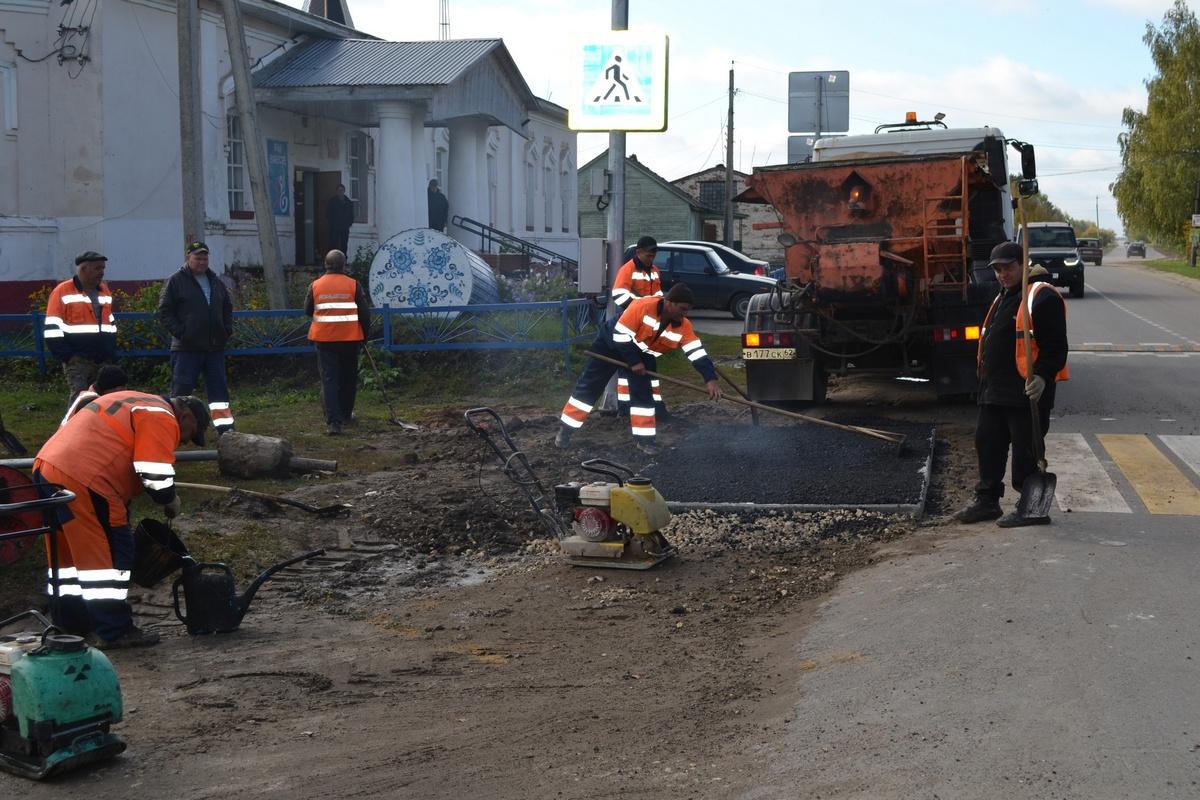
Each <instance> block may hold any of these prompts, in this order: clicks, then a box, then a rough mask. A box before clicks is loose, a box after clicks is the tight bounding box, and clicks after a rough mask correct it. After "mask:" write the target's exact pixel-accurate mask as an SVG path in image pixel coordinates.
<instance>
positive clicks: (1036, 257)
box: [1017, 222, 1083, 297]
mask: <svg viewBox="0 0 1200 800" xmlns="http://www.w3.org/2000/svg"><path fill="white" fill-rule="evenodd" d="M1026 227H1027V228H1028V232H1029V260H1030V262H1031V263H1033V264H1040V265H1041V266H1043V267H1045V268H1046V271H1047V272H1049V273H1050V282H1051V283H1053V284H1054V285H1055V286H1066V287H1068V288H1069V289H1070V290H1071V297H1083V259H1082V258H1080V257H1079V242H1078V241H1076V240H1075V229H1074V228H1072V227H1071V226H1070V225H1069V224H1067V223H1066V222H1031V223H1029V225H1028V226H1026ZM1024 235H1025V232H1024V231H1023V230H1018V231H1017V241H1018V242H1019V241H1021V237H1022V236H1024Z"/></svg>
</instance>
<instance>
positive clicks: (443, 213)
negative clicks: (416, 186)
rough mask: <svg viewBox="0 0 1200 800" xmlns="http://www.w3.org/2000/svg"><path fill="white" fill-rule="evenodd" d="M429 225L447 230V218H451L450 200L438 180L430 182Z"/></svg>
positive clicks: (443, 231)
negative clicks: (439, 185)
mask: <svg viewBox="0 0 1200 800" xmlns="http://www.w3.org/2000/svg"><path fill="white" fill-rule="evenodd" d="M428 194H429V227H431V228H433V229H434V230H435V231H441V232H442V233H445V232H446V220H448V219H449V218H450V201H449V200H447V199H446V195H444V194H442V190H441V189H439V188H438V182H437V181H436V180H434V181H430V182H429V191H428Z"/></svg>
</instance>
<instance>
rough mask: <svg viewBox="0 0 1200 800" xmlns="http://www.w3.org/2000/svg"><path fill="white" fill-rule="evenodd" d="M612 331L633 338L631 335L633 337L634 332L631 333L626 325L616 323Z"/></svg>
mask: <svg viewBox="0 0 1200 800" xmlns="http://www.w3.org/2000/svg"><path fill="white" fill-rule="evenodd" d="M613 330H614V331H616V332H620V333H625V334H628V335H630V336H633V335H634V332H633V331H631V330H630V329H629V326H627V325H624V324H622V323H620V322H618V323H617V325H616V327H615V328H613Z"/></svg>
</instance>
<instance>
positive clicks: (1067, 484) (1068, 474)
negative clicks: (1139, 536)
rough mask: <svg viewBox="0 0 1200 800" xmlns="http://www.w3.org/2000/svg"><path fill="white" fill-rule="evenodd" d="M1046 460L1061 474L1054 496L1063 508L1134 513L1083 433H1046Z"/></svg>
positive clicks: (1068, 509) (1067, 509) (1065, 509)
mask: <svg viewBox="0 0 1200 800" xmlns="http://www.w3.org/2000/svg"><path fill="white" fill-rule="evenodd" d="M1046 460H1047V461H1048V462H1049V463H1050V464H1051V469H1052V470H1053V471H1054V472H1055V473H1056V474H1057V475H1058V489H1057V491H1056V492H1055V497H1056V499H1057V501H1058V507H1059V508H1060V509H1062V510H1063V511H1102V512H1107V513H1117V514H1132V513H1133V510H1132V509H1131V508H1130V507H1129V504H1128V503H1126V502H1125V498H1124V497H1121V492H1120V491H1119V490H1118V489H1117V486H1116V484H1115V483H1113V481H1112V478H1110V477H1108V473H1107V472H1105V471H1104V465H1103V464H1101V463H1100V459H1099V458H1097V457H1096V454H1095V453H1093V452H1092V448H1091V447H1090V446H1089V445H1088V443H1087V440H1086V439H1084V438H1083V434H1082V433H1048V434H1046Z"/></svg>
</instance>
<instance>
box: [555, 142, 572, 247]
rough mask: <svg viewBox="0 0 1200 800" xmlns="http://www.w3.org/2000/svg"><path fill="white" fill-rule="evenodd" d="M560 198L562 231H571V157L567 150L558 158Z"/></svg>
mask: <svg viewBox="0 0 1200 800" xmlns="http://www.w3.org/2000/svg"><path fill="white" fill-rule="evenodd" d="M558 163H559V169H558V199H559V201H560V203H561V205H562V232H563V233H570V232H571V197H572V196H573V192H571V191H570V189H571V159H570V157H569V156H568V154H567V151H566V150H563V151H562V155H561V156H559V158H558Z"/></svg>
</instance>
